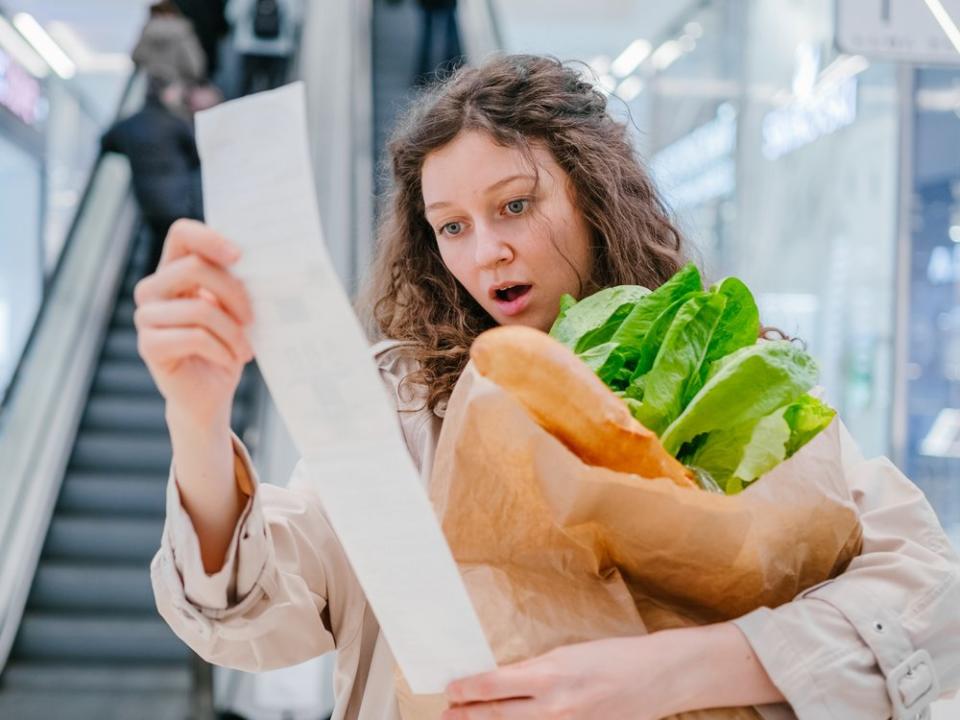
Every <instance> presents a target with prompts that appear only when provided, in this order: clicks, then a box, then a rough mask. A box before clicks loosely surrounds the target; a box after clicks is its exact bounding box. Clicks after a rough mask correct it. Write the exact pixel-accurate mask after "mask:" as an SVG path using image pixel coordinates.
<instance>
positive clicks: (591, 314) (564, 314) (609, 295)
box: [550, 285, 650, 352]
mask: <svg viewBox="0 0 960 720" xmlns="http://www.w3.org/2000/svg"><path fill="white" fill-rule="evenodd" d="M649 294H650V291H649V290H648V289H647V288H645V287H641V286H639V285H618V286H616V287H611V288H606V289H604V290H601V291H600V292H597V293H594V294H593V295H591V296H590V297H586V298H584V299H583V300H581V301H580V302H573V303H572V304H571V301H572V300H573V298H572V296H564V297H563V298H561V300H560V314H559V315H558V316H557V319H556V320H555V321H554V323H553V327H551V328H550V335H552V336H553V337H554V338H555V339H557V340H559V341H560V342H562V343H563V344H564V345H566V346H567V347H569V348H570V349H571V350H574V351H575V352H576V351H577V347H578V345H580V344H581V341H582V340H583V337H584V336H585V335H589V336H590V337H589V338H588V340H589V343H590V344H592V345H599V344H601V343H604V342H606V341H607V340H609V339H610V335H613V333H614V331H616V329H617V327H619V325H620V323H621V322H622V321H623V319H624V318H625V317H626V316H627V314H628V313H629V312H630V310H632V309H633V306H634V305H635V304H636V303H637V302H638V301H639V300H640V299H641V298H643V297H645V296H647V295H649ZM611 318H613V319H614V321H613V322H611ZM607 331H609V335H608V336H607V337H606V338H604V337H603V334H604V333H605V332H607ZM590 344H588V345H587V347H583V348H581V350H585V349H588V347H589V346H590Z"/></svg>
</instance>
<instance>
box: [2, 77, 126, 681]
mask: <svg viewBox="0 0 960 720" xmlns="http://www.w3.org/2000/svg"><path fill="white" fill-rule="evenodd" d="M144 85H145V83H144V82H143V81H142V78H141V77H140V76H137V77H136V78H134V80H133V81H132V82H131V83H130V84H129V85H128V88H127V91H126V92H125V102H124V105H123V108H124V109H123V110H121V112H123V111H124V110H125V109H129V107H132V106H135V105H137V104H139V103H141V102H142V99H143V95H144ZM137 214H138V213H137V209H136V204H135V201H134V200H133V196H132V192H131V182H130V168H129V164H128V163H127V161H126V160H124V159H123V158H120V157H119V156H113V157H110V156H101V157H100V158H99V159H98V161H97V163H96V166H95V170H94V172H93V174H92V176H91V180H90V183H89V185H88V188H87V190H86V191H85V197H84V200H83V203H82V204H81V206H80V211H79V212H78V213H77V216H76V218H75V220H74V222H73V225H72V229H71V235H70V244H69V246H68V247H67V248H66V249H65V250H64V253H63V255H62V260H61V261H60V263H59V266H58V272H57V274H56V280H55V282H54V283H53V284H52V285H51V286H50V290H49V293H48V294H47V296H46V298H45V300H44V304H43V309H42V312H41V313H40V314H39V316H38V320H37V323H36V325H35V327H34V330H33V333H32V337H31V342H30V344H29V346H28V348H27V350H26V352H25V353H24V355H23V357H22V358H21V360H20V374H19V377H18V379H17V383H16V385H15V386H14V387H13V388H12V391H11V392H10V393H9V395H8V399H7V403H6V405H5V407H4V409H3V415H2V416H0V421H2V424H0V468H2V474H0V486H2V492H0V669H2V668H3V667H4V665H5V664H6V661H7V658H8V656H9V653H10V650H11V648H12V646H13V641H14V638H15V637H16V632H17V629H18V627H19V624H20V621H21V618H22V615H23V611H24V607H25V605H26V601H27V595H28V593H29V590H30V586H31V584H32V579H33V576H34V573H35V572H36V567H37V562H38V560H39V556H40V552H41V549H42V546H43V541H44V538H45V537H46V532H47V529H48V527H49V522H50V518H51V516H52V514H53V508H54V505H55V503H56V500H57V497H58V495H59V490H60V485H61V483H62V480H63V477H64V473H65V471H66V467H67V464H68V462H69V459H70V453H71V450H72V448H73V445H74V442H75V439H76V433H77V429H78V427H79V425H80V418H81V415H82V413H83V409H84V405H85V400H86V397H87V392H88V390H89V387H90V383H91V381H92V378H93V375H94V372H95V370H96V359H97V356H98V354H99V351H100V347H101V344H102V339H103V336H104V334H105V332H106V329H107V325H108V323H109V317H110V310H111V309H112V307H113V303H114V301H115V298H116V293H117V290H118V288H119V284H120V282H121V280H122V275H123V270H124V268H125V266H126V262H127V257H128V255H129V252H130V246H131V238H132V237H133V231H134V228H135V227H136V223H137Z"/></svg>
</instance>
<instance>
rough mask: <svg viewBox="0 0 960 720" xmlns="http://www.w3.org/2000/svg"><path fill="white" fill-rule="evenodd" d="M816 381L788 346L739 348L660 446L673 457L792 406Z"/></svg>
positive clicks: (813, 370)
mask: <svg viewBox="0 0 960 720" xmlns="http://www.w3.org/2000/svg"><path fill="white" fill-rule="evenodd" d="M816 381H817V366H816V363H815V362H814V361H813V358H811V357H810V356H809V355H807V353H805V352H804V351H803V350H802V349H800V348H799V347H797V346H796V345H794V344H793V343H791V342H789V341H787V340H771V341H764V342H760V343H756V344H754V345H751V346H750V347H745V348H741V349H740V350H737V351H736V352H734V353H733V354H731V355H728V356H727V357H725V358H723V359H721V360H720V361H718V362H716V363H714V367H713V370H712V371H711V373H710V375H709V376H708V379H707V382H706V383H705V384H704V386H703V387H702V388H701V389H700V392H698V393H697V395H696V396H695V397H694V398H693V399H692V400H691V401H690V404H689V405H687V407H686V408H685V409H684V411H683V413H682V414H681V415H680V416H679V417H678V418H677V419H676V420H674V421H673V423H672V424H671V425H670V426H669V427H668V428H667V429H666V430H664V432H663V434H662V435H661V437H660V441H661V442H662V443H663V446H664V448H666V450H667V452H669V453H671V454H672V455H674V456H675V455H676V454H677V451H679V450H680V448H681V447H682V446H683V444H684V443H686V442H689V441H690V440H693V439H694V438H695V437H697V436H698V435H701V434H703V433H707V432H710V431H712V430H717V429H720V428H723V427H731V426H736V425H740V424H743V423H748V422H750V421H751V420H759V419H760V418H762V417H764V416H765V415H768V414H769V413H771V412H773V411H774V410H776V409H777V408H778V407H782V406H784V405H787V404H788V403H791V402H793V401H795V400H796V399H798V398H799V397H800V396H801V395H803V394H804V393H805V392H807V390H809V389H810V388H811V387H813V385H814V383H816ZM649 392H650V388H649V387H648V388H647V393H649Z"/></svg>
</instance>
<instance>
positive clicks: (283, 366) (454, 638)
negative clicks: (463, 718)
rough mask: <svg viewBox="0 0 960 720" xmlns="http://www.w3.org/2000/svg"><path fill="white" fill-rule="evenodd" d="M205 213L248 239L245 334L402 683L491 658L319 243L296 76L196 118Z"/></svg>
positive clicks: (437, 677) (445, 677)
mask: <svg viewBox="0 0 960 720" xmlns="http://www.w3.org/2000/svg"><path fill="white" fill-rule="evenodd" d="M197 145H198V147H199V151H200V157H201V159H202V166H203V195H204V205H205V211H206V218H207V222H208V223H209V224H210V226H211V227H213V228H214V229H216V230H217V231H218V232H220V233H222V234H223V235H224V236H225V237H227V238H229V239H230V240H231V241H232V242H233V243H235V244H236V245H237V246H239V247H240V248H241V249H242V250H243V257H242V258H241V259H240V261H239V262H238V263H237V264H236V265H235V266H234V267H233V268H232V270H233V272H234V273H235V274H236V275H237V276H238V277H239V278H240V279H241V280H243V281H244V283H245V285H246V287H247V291H248V293H249V294H250V297H251V300H252V302H253V310H254V315H255V322H254V325H253V326H252V328H251V330H250V334H249V336H250V340H251V343H252V345H253V349H254V352H255V353H256V357H257V362H258V364H259V366H260V370H261V372H262V374H263V377H264V379H265V381H266V383H267V387H268V388H269V389H270V394H271V395H272V396H273V399H274V401H275V403H276V405H277V408H278V410H279V411H280V414H281V416H282V417H283V419H284V421H285V423H286V424H287V427H288V428H289V430H290V434H291V435H292V437H293V439H294V442H295V444H296V446H297V449H298V450H299V452H300V454H301V455H302V457H303V459H304V461H305V463H306V467H307V470H308V472H309V473H310V474H311V478H312V480H313V481H314V482H315V483H316V489H317V493H318V495H319V497H320V498H321V499H322V502H323V505H324V508H325V510H326V512H327V515H328V516H329V519H330V524H331V525H332V527H333V529H334V531H335V532H336V534H337V536H338V538H339V539H340V542H341V544H342V545H343V547H344V550H345V551H346V554H347V557H348V558H349V560H350V563H351V565H352V566H353V569H354V572H355V573H356V575H357V578H358V579H359V581H360V585H361V586H362V587H363V590H364V592H365V593H366V596H367V599H368V600H369V602H370V606H371V607H372V609H373V611H374V613H375V614H376V616H377V620H378V621H379V622H380V626H381V628H382V630H383V633H384V635H385V636H386V639H387V641H388V642H389V644H390V648H391V650H392V651H393V654H394V657H395V658H396V660H397V662H398V663H399V665H400V668H401V670H402V671H403V673H404V676H405V677H406V679H407V682H408V683H409V684H410V688H411V689H412V690H413V692H415V693H437V692H442V691H443V690H444V688H445V687H446V685H447V683H448V682H450V681H451V680H453V679H456V678H458V677H463V676H466V675H471V674H474V673H477V672H483V671H486V670H490V669H492V668H493V667H495V661H494V658H493V653H492V652H491V650H490V647H489V645H488V643H487V640H486V638H485V636H484V634H483V630H482V628H481V626H480V621H479V620H478V618H477V614H476V612H475V611H474V609H473V606H472V605H471V604H470V599H469V597H468V595H467V592H466V588H465V587H464V585H463V582H462V580H461V578H460V574H459V573H458V571H457V567H456V564H455V563H454V560H453V556H452V555H451V553H450V549H449V547H448V545H447V543H446V539H445V538H444V536H443V532H442V531H441V529H440V525H439V523H438V521H437V519H436V516H435V515H434V513H433V508H432V507H431V505H430V501H429V499H428V498H427V494H426V491H425V489H424V488H423V486H422V485H421V482H420V480H419V477H418V474H417V472H416V469H415V468H414V465H413V461H412V460H411V458H410V456H409V454H408V452H407V448H406V445H405V443H404V441H403V437H402V435H401V433H400V428H399V424H398V422H397V417H396V410H395V408H394V407H393V406H392V404H391V403H390V401H389V399H388V396H387V394H386V391H385V389H384V387H383V384H382V381H381V380H380V377H379V374H378V371H377V369H376V367H375V365H374V363H373V359H372V357H371V355H370V348H369V345H368V343H367V341H366V339H365V337H364V334H363V331H362V329H361V327H360V324H359V322H358V321H357V319H356V317H355V316H354V314H353V310H352V309H351V306H350V302H349V300H348V298H347V295H346V293H345V291H344V290H343V288H342V286H341V285H340V282H339V280H338V278H337V276H336V274H335V272H334V269H333V265H332V263H331V261H330V258H329V255H328V254H327V251H326V248H325V247H324V243H323V237H322V231H321V228H320V216H319V211H318V209H317V203H316V197H315V195H314V184H313V175H312V170H311V167H310V151H309V148H308V145H307V131H306V112H305V102H304V92H303V85H302V84H301V83H296V84H293V85H288V86H286V87H283V88H280V89H279V90H274V91H271V92H267V93H261V94H259V95H255V96H252V97H247V98H242V99H239V100H236V101H233V102H230V103H226V104H224V105H220V106H219V107H216V108H214V109H212V110H208V111H206V112H203V113H200V114H199V115H198V116H197Z"/></svg>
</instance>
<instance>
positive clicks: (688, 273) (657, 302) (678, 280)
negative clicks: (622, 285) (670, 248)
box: [610, 263, 703, 345]
mask: <svg viewBox="0 0 960 720" xmlns="http://www.w3.org/2000/svg"><path fill="white" fill-rule="evenodd" d="M702 289H703V281H702V280H701V278H700V271H699V270H697V266H696V265H694V264H693V263H688V264H687V265H685V266H684V267H683V268H682V269H681V270H680V271H679V272H678V273H677V274H676V275H674V276H673V277H672V278H670V279H669V280H667V282H665V283H664V284H663V285H661V286H660V287H658V288H657V289H656V290H654V291H653V292H652V293H650V294H649V295H647V296H646V297H644V298H643V299H642V300H640V301H639V302H637V303H636V305H635V306H634V308H633V310H632V311H631V312H630V314H629V315H628V316H627V317H626V318H625V319H624V321H623V323H622V324H621V325H620V327H619V328H617V331H616V333H614V335H613V336H611V338H610V339H611V340H613V341H614V342H618V343H623V344H630V345H635V344H636V343H638V342H639V341H641V340H643V338H644V336H646V334H647V333H648V332H649V331H650V328H651V327H652V325H653V323H654V322H655V321H656V320H657V318H658V317H660V315H661V314H662V313H663V312H664V311H665V310H667V309H668V308H669V307H670V306H671V305H673V304H674V303H676V302H677V301H678V300H683V299H685V298H688V297H690V295H692V294H693V293H696V292H700V291H701V290H702Z"/></svg>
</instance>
